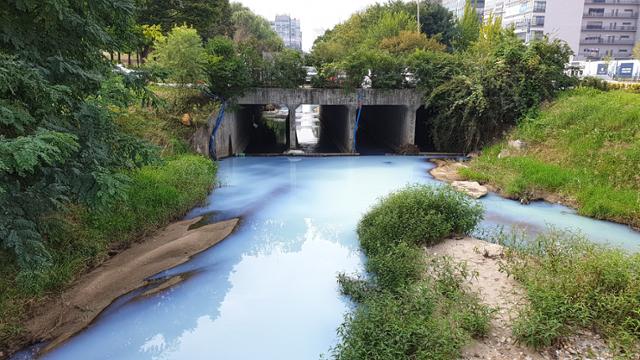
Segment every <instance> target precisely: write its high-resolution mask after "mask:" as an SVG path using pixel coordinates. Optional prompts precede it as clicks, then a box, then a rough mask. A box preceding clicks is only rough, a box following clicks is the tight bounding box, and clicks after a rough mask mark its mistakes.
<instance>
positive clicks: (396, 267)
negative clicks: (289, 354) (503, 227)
mask: <svg viewBox="0 0 640 360" xmlns="http://www.w3.org/2000/svg"><path fill="white" fill-rule="evenodd" d="M481 217H482V208H480V207H479V206H478V205H477V204H476V203H475V202H473V201H471V200H469V199H467V198H466V197H464V196H463V195H462V194H460V193H457V192H455V191H453V190H451V189H449V188H440V189H436V188H431V187H426V186H411V187H408V188H406V189H404V190H402V191H399V192H396V193H393V194H391V195H389V196H388V197H386V198H385V199H383V200H381V201H380V203H379V204H378V205H376V206H375V207H374V208H373V209H371V211H369V212H368V213H367V214H366V215H365V216H364V217H363V219H362V220H361V222H360V224H359V226H358V235H359V237H360V242H361V245H362V248H363V251H364V253H365V254H366V255H367V258H368V261H367V264H366V268H367V271H368V272H369V273H370V274H371V278H369V279H366V280H365V279H362V278H358V277H348V276H346V275H340V276H339V278H338V281H339V283H340V284H341V287H342V291H343V293H345V294H346V295H348V296H350V297H351V298H352V299H353V300H354V301H355V302H356V303H357V304H358V307H357V308H356V309H355V310H354V311H353V312H352V313H350V314H348V315H347V317H346V319H345V322H344V323H343V324H342V326H341V327H340V328H339V329H338V334H339V336H340V339H341V341H340V343H339V344H338V345H337V346H336V347H335V348H334V349H333V352H332V355H333V357H334V358H336V359H343V360H346V359H390V360H391V359H393V360H397V359H453V358H456V357H458V356H459V354H460V349H461V348H462V346H464V344H465V343H466V342H467V341H468V340H469V339H470V338H471V337H479V336H483V335H484V334H486V333H487V331H488V327H489V321H490V317H491V309H488V308H486V307H485V306H483V305H481V304H480V302H479V299H478V298H477V296H476V295H475V294H473V293H470V292H468V291H467V290H466V288H465V283H466V281H467V280H468V279H469V278H471V277H472V276H474V275H475V274H472V273H471V272H469V271H468V269H467V267H466V264H464V263H456V262H454V261H453V260H452V259H450V258H446V257H428V256H427V255H426V253H425V252H424V250H423V246H425V245H431V244H435V243H437V242H439V241H442V240H443V239H445V238H447V237H449V236H452V235H454V234H465V233H468V232H470V231H472V230H473V228H475V226H476V224H477V222H478V221H480V219H481Z"/></svg>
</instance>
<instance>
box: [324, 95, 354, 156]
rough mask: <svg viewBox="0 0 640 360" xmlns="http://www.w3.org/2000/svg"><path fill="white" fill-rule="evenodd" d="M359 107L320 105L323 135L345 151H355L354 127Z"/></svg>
mask: <svg viewBox="0 0 640 360" xmlns="http://www.w3.org/2000/svg"><path fill="white" fill-rule="evenodd" d="M356 110H357V108H356V107H355V106H353V105H351V106H344V105H323V106H320V126H321V127H322V129H321V130H320V131H322V134H323V136H327V137H328V138H329V139H330V140H331V141H332V142H333V143H334V144H336V146H337V147H338V149H340V151H341V152H343V153H351V152H353V128H354V126H355V118H356Z"/></svg>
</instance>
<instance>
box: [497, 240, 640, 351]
mask: <svg viewBox="0 0 640 360" xmlns="http://www.w3.org/2000/svg"><path fill="white" fill-rule="evenodd" d="M508 245H509V246H510V248H509V250H508V251H507V252H506V259H505V269H506V271H507V272H508V273H509V274H510V275H513V276H514V278H515V279H517V280H518V281H520V282H521V283H522V284H523V286H524V287H525V289H526V291H527V295H528V298H529V303H528V304H527V305H526V306H525V307H524V308H523V309H522V310H521V311H520V313H519V315H518V319H517V320H516V322H515V324H514V334H515V336H516V337H517V338H518V339H519V340H520V341H522V342H523V343H524V344H526V345H528V346H532V347H535V348H541V347H546V346H550V345H552V344H554V343H557V342H558V341H559V340H560V339H562V338H563V337H565V336H568V335H571V334H572V333H574V332H575V330H577V329H581V328H586V329H593V330H595V331H596V332H598V333H601V334H602V335H603V336H604V337H605V338H606V339H607V341H608V342H609V344H610V345H611V347H612V349H614V351H615V355H616V356H617V357H622V358H631V359H634V358H636V356H637V354H638V353H639V351H640V347H639V345H640V254H637V253H636V254H629V253H627V252H625V251H623V250H618V249H612V248H608V247H604V246H601V245H597V244H594V243H592V242H589V241H588V240H586V239H585V238H583V237H582V236H580V235H576V234H570V233H565V232H560V231H557V230H552V231H550V232H549V233H547V234H544V235H541V236H539V237H538V238H536V239H535V240H532V239H527V240H522V241H517V242H516V243H515V244H514V243H510V244H508Z"/></svg>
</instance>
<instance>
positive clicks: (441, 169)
mask: <svg viewBox="0 0 640 360" xmlns="http://www.w3.org/2000/svg"><path fill="white" fill-rule="evenodd" d="M433 163H434V164H436V167H435V168H433V169H431V170H430V171H429V174H430V175H431V176H433V178H434V179H436V180H440V181H444V182H446V183H448V184H451V183H452V182H454V181H464V180H466V179H465V178H464V177H463V176H461V175H460V173H459V172H458V171H459V170H460V169H462V168H466V167H467V165H466V164H464V163H462V162H459V161H453V160H433ZM482 185H483V186H485V187H486V188H487V189H488V190H489V191H490V192H493V193H496V194H498V195H500V196H502V197H503V198H506V199H511V200H517V201H520V202H522V203H528V202H531V201H538V200H543V201H547V202H550V203H557V204H563V205H565V206H569V207H571V208H574V209H575V208H577V206H576V204H575V201H573V200H571V199H565V198H562V197H561V196H560V195H558V194H553V193H548V192H544V191H536V192H534V193H532V194H528V198H527V199H520V198H515V197H513V196H509V195H507V194H505V193H504V192H503V191H502V189H500V188H497V187H495V186H494V185H493V184H487V183H482Z"/></svg>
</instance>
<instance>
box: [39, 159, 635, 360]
mask: <svg viewBox="0 0 640 360" xmlns="http://www.w3.org/2000/svg"><path fill="white" fill-rule="evenodd" d="M432 166H433V165H431V164H430V163H428V162H426V161H425V160H424V159H423V158H419V157H384V156H380V157H378V156H372V157H333V158H295V159H293V158H291V159H289V158H284V157H278V158H251V157H247V158H233V159H227V160H224V161H222V162H220V169H219V180H220V182H221V187H220V188H218V189H216V190H215V191H214V192H213V193H212V194H211V196H210V197H209V198H208V200H207V202H206V205H204V206H203V207H200V208H196V209H194V210H193V211H192V212H191V213H190V214H189V215H188V218H194V217H197V216H205V218H206V219H207V220H208V221H219V220H224V219H230V218H233V217H241V218H242V222H241V225H240V226H239V228H238V230H237V231H236V232H235V233H234V234H233V235H231V236H230V237H229V238H227V239H226V240H225V241H223V242H222V243H220V244H219V245H217V246H215V247H213V248H211V249H209V250H208V251H206V252H204V253H202V254H200V255H198V256H196V257H195V258H194V259H193V260H192V261H190V262H188V263H186V264H184V265H182V266H179V267H177V268H175V269H171V270H169V271H165V272H164V273H161V274H158V275H157V276H156V277H165V276H171V275H175V274H180V273H186V274H190V277H189V278H188V280H186V281H185V282H183V283H181V284H179V285H177V286H175V287H173V288H172V289H170V290H168V291H165V292H163V293H161V294H158V295H155V296H150V297H146V298H144V297H140V296H136V295H137V294H130V295H129V296H127V297H123V298H122V299H120V300H119V301H117V302H116V303H114V304H113V305H112V306H111V307H110V308H109V309H108V310H107V311H106V312H105V313H104V314H103V315H102V316H101V317H100V318H98V319H97V320H96V321H95V322H94V324H93V325H92V326H90V327H89V328H88V329H86V330H85V331H83V332H82V333H80V334H78V335H77V336H75V337H74V338H72V339H71V340H70V341H69V342H67V343H66V344H64V345H63V346H61V347H59V348H58V349H56V350H54V351H52V352H50V353H49V354H47V355H45V356H44V358H45V359H224V360H228V359H234V360H235V359H239V360H243V359H261V360H268V359H274V360H275V359H278V360H288V359H291V360H294V359H295V360H300V359H318V358H319V357H320V355H321V354H327V353H328V351H329V349H330V348H331V346H333V345H334V344H335V343H336V341H337V338H336V329H337V328H338V326H339V325H340V324H341V322H342V320H343V317H344V314H345V313H347V312H348V310H349V308H350V306H352V305H351V304H350V303H349V301H348V300H347V299H345V298H344V297H342V296H341V295H340V294H339V291H338V287H337V283H336V275H337V274H338V273H339V272H348V273H352V272H359V271H362V268H363V258H362V255H361V253H360V251H359V249H358V243H357V238H356V232H355V229H356V225H357V222H358V220H359V219H360V217H361V215H362V214H363V213H364V212H366V210H367V209H368V208H369V207H370V206H371V205H372V204H374V203H375V201H376V199H377V198H379V197H381V196H383V195H385V194H387V193H389V192H390V191H393V190H395V189H399V188H401V187H403V186H405V185H406V184H410V183H436V182H435V181H434V180H433V179H431V177H430V176H429V175H428V170H429V169H430V168H431V167H432ZM482 203H483V204H484V206H485V207H486V209H487V214H486V218H487V219H486V220H485V222H484V223H483V226H484V227H485V228H491V227H495V226H498V225H504V226H507V227H509V226H511V225H513V224H517V225H521V226H525V227H526V228H527V229H528V231H530V232H532V233H535V232H537V231H541V230H542V229H544V227H545V226H546V225H547V224H550V225H555V226H557V227H561V228H566V227H572V228H574V229H579V230H582V231H584V232H585V233H587V234H588V235H589V236H591V237H592V238H593V240H594V241H597V242H609V243H612V244H613V245H615V246H620V247H624V248H627V249H637V246H638V244H640V234H638V233H636V232H633V231H631V230H629V229H628V228H627V227H625V226H621V225H616V224H612V223H607V222H601V221H595V220H591V219H587V218H583V217H580V216H577V215H575V213H574V212H573V211H572V210H569V209H567V208H564V207H561V206H557V205H550V204H545V203H536V204H532V205H529V206H523V205H520V204H519V203H517V202H514V201H509V200H504V199H501V198H499V197H497V196H489V197H487V198H486V199H484V200H482Z"/></svg>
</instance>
